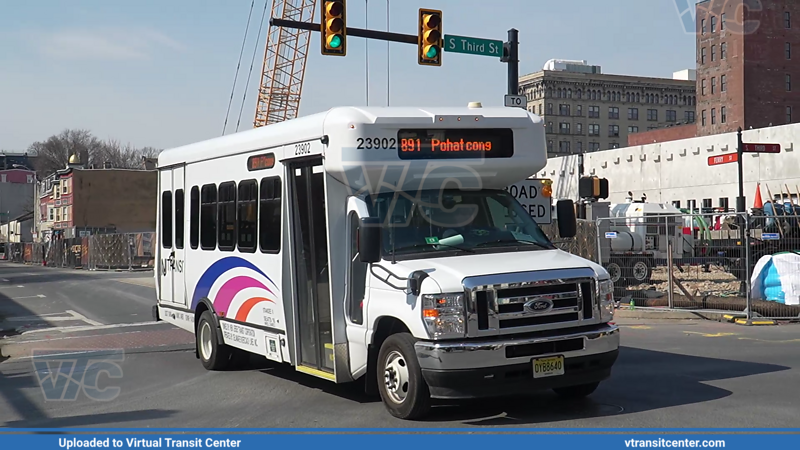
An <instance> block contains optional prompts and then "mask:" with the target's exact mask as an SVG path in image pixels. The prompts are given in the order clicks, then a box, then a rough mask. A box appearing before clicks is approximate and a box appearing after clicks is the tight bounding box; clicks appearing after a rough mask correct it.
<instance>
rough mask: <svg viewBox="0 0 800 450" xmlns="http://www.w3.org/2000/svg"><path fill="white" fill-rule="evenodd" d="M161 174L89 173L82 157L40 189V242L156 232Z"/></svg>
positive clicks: (109, 171) (49, 178)
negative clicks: (81, 159)
mask: <svg viewBox="0 0 800 450" xmlns="http://www.w3.org/2000/svg"><path fill="white" fill-rule="evenodd" d="M157 191H158V172H157V171H154V170H131V169H84V168H83V166H82V165H81V164H80V162H79V160H78V158H77V157H76V156H73V157H72V158H70V164H69V165H68V166H67V167H66V168H65V169H62V170H59V171H57V172H55V173H53V174H51V175H50V176H48V177H47V178H45V179H44V180H42V181H41V182H40V184H39V216H40V219H39V223H38V225H37V229H38V233H37V234H38V236H40V238H39V239H40V240H43V241H47V240H50V239H51V238H52V237H61V238H66V239H69V238H73V237H81V236H87V235H90V234H97V233H114V232H117V233H136V232H152V231H154V230H155V226H156V224H155V217H156V204H157V203H156V200H157Z"/></svg>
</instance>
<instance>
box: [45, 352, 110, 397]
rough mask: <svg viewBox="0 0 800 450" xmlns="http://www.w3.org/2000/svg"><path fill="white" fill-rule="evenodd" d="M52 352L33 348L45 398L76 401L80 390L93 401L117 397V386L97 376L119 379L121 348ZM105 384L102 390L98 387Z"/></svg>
mask: <svg viewBox="0 0 800 450" xmlns="http://www.w3.org/2000/svg"><path fill="white" fill-rule="evenodd" d="M69 351H70V352H73V353H64V354H56V355H53V354H52V350H50V351H47V352H44V351H41V350H34V351H33V368H34V371H35V372H36V378H37V379H38V381H39V385H40V386H41V388H42V393H43V394H44V398H45V400H46V401H55V402H68V401H75V400H76V399H77V398H78V395H79V394H80V393H81V392H83V393H84V395H86V397H88V398H89V399H92V400H95V401H101V402H103V401H110V400H114V399H115V398H117V396H119V393H120V391H121V388H120V387H114V386H109V385H108V381H107V380H103V382H102V383H101V381H100V378H101V376H103V375H104V378H122V367H121V366H120V364H121V363H122V361H124V359H125V353H124V351H123V350H122V349H118V350H107V351H94V352H84V353H74V352H75V350H69ZM101 385H103V386H104V387H103V388H102V389H101V388H100V386H101Z"/></svg>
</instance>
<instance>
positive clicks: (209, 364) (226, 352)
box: [195, 310, 231, 370]
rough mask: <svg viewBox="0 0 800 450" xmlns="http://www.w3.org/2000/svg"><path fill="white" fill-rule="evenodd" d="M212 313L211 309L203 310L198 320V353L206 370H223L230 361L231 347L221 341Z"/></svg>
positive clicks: (196, 336)
mask: <svg viewBox="0 0 800 450" xmlns="http://www.w3.org/2000/svg"><path fill="white" fill-rule="evenodd" d="M211 314H212V312H211V311H209V310H205V311H203V314H201V315H200V320H199V321H198V322H197V330H195V339H196V342H197V344H196V345H197V353H198V354H199V355H200V362H201V363H203V367H205V368H206V370H223V369H225V368H226V367H227V366H228V363H229V362H230V359H231V348H230V347H228V346H227V345H225V344H220V343H219V339H218V336H217V328H216V327H215V326H214V318H213V317H212V316H211Z"/></svg>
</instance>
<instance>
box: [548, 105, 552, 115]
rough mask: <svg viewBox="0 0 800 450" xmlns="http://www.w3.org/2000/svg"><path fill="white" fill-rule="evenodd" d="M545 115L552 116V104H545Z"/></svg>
mask: <svg viewBox="0 0 800 450" xmlns="http://www.w3.org/2000/svg"><path fill="white" fill-rule="evenodd" d="M547 114H553V104H552V103H548V104H547Z"/></svg>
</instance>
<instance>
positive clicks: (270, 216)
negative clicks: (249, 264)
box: [258, 177, 283, 253]
mask: <svg viewBox="0 0 800 450" xmlns="http://www.w3.org/2000/svg"><path fill="white" fill-rule="evenodd" d="M259 200H260V203H261V208H260V211H259V214H260V217H259V230H258V233H259V242H260V244H261V245H260V247H261V251H262V252H264V253H278V252H280V250H281V232H282V226H283V224H282V223H281V179H280V178H279V177H269V178H262V179H261V195H260V198H259Z"/></svg>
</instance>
